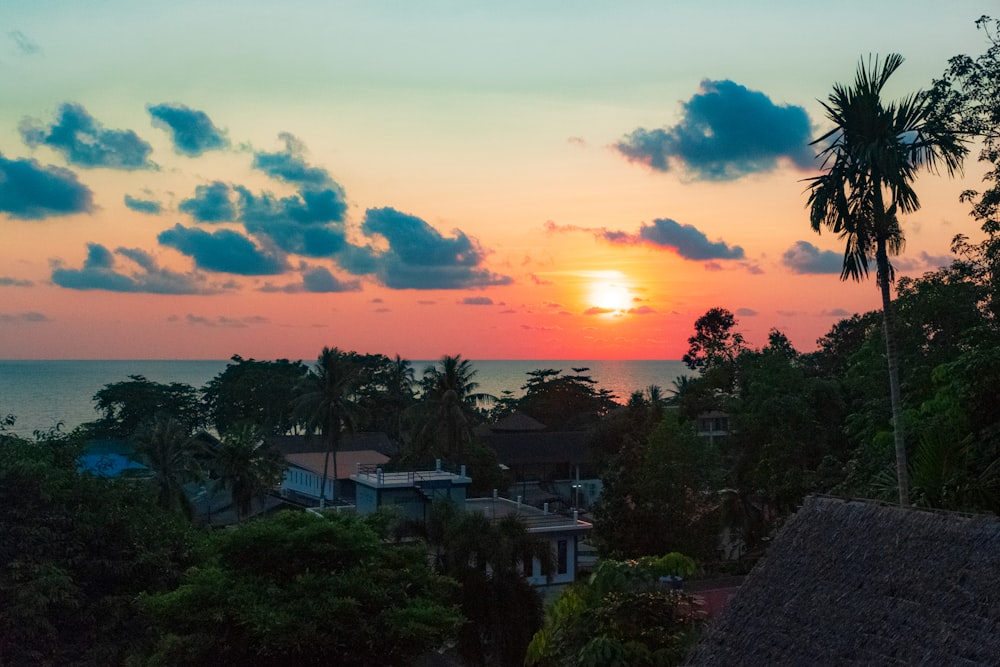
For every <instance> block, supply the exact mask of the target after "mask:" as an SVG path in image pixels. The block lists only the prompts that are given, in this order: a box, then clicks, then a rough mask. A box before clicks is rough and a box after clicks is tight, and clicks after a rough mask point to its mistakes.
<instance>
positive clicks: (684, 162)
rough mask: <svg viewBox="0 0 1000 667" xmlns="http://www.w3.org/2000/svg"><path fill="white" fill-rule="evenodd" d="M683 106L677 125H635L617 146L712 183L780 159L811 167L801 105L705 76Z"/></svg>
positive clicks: (636, 158) (768, 168) (638, 158)
mask: <svg viewBox="0 0 1000 667" xmlns="http://www.w3.org/2000/svg"><path fill="white" fill-rule="evenodd" d="M682 108H683V114H682V118H681V122H680V123H678V124H677V125H675V126H673V127H668V128H663V129H655V130H647V129H645V128H638V129H636V130H635V131H633V132H632V133H631V134H629V135H627V136H626V137H625V138H624V139H623V140H622V141H620V142H619V143H618V144H617V146H616V148H617V149H618V151H619V152H621V153H622V154H623V155H624V156H625V157H626V158H628V159H629V160H631V161H634V162H640V163H642V164H645V165H647V166H649V167H650V168H652V169H655V170H657V171H669V170H670V169H671V168H673V167H674V166H680V167H683V168H685V169H686V170H687V171H688V172H689V173H690V174H692V175H693V176H694V177H696V178H699V179H703V180H712V181H723V180H733V179H737V178H740V177H741V176H745V175H747V174H752V173H757V172H767V171H771V170H773V169H775V168H776V167H777V164H778V160H779V159H782V158H783V159H787V160H789V161H791V162H792V163H793V164H794V165H796V166H797V167H799V168H802V169H807V168H809V167H813V166H815V164H814V162H815V153H814V151H813V150H812V148H810V146H809V141H810V127H809V116H808V114H807V113H806V111H805V109H804V108H802V107H799V106H791V105H777V104H775V103H774V102H772V101H771V99H770V98H769V97H768V96H767V95H765V94H764V93H761V92H758V91H755V90H750V89H748V88H746V87H745V86H741V85H739V84H737V83H734V82H732V81H728V80H723V81H710V80H707V79H706V80H704V81H702V82H701V88H700V91H699V92H698V94H696V95H694V96H693V97H692V98H691V99H690V100H688V101H687V102H686V103H684V104H683V105H682Z"/></svg>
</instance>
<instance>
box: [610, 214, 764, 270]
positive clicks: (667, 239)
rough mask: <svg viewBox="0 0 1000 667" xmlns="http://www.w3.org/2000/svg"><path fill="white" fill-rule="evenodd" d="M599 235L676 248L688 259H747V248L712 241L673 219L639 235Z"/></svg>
mask: <svg viewBox="0 0 1000 667" xmlns="http://www.w3.org/2000/svg"><path fill="white" fill-rule="evenodd" d="M598 236H599V237H600V238H603V239H604V240H606V241H608V242H610V243H617V244H628V245H634V244H638V243H649V244H652V245H656V246H661V247H666V248H673V249H674V250H675V251H676V252H677V254H678V255H680V256H681V257H683V258H684V259H693V260H708V259H743V257H744V253H743V248H741V247H740V246H730V245H728V244H726V243H725V242H724V241H709V240H708V237H707V236H705V234H704V233H703V232H701V231H700V230H699V229H698V228H696V227H694V226H692V225H682V224H680V223H679V222H676V221H674V220H671V219H669V218H658V219H656V220H654V221H653V224H652V225H646V224H643V225H642V226H641V227H640V228H639V233H638V234H630V233H628V232H622V231H610V230H604V231H602V232H599V233H598Z"/></svg>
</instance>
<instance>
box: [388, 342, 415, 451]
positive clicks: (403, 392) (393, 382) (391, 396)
mask: <svg viewBox="0 0 1000 667" xmlns="http://www.w3.org/2000/svg"><path fill="white" fill-rule="evenodd" d="M382 381H383V388H384V390H385V410H386V412H387V413H388V418H389V420H390V423H389V431H390V433H389V435H390V437H392V438H393V440H394V441H395V442H397V443H398V442H399V440H400V433H401V432H402V430H403V412H404V411H405V409H406V408H407V406H409V405H410V403H412V402H413V386H414V385H415V384H416V375H415V371H414V370H413V365H412V364H411V363H410V362H409V361H408V360H406V359H403V358H402V357H400V356H399V355H398V354H397V355H396V357H395V358H394V359H389V361H388V363H387V364H386V365H385V372H384V375H383V378H382Z"/></svg>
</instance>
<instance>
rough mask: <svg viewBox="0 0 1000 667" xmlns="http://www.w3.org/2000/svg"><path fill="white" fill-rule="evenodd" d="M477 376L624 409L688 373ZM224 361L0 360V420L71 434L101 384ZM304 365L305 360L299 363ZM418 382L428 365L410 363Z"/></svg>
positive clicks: (512, 367)
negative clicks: (570, 378) (566, 388)
mask: <svg viewBox="0 0 1000 667" xmlns="http://www.w3.org/2000/svg"><path fill="white" fill-rule="evenodd" d="M470 361H471V362H472V366H473V368H474V369H475V370H476V376H475V378H474V379H475V380H476V381H477V382H479V391H481V392H484V393H488V394H493V395H495V396H500V395H501V394H502V393H503V392H504V391H505V390H506V391H510V392H512V393H513V395H514V396H515V397H518V396H521V395H523V393H524V392H523V390H522V389H521V387H522V386H523V385H524V383H525V382H526V381H527V379H528V376H527V373H528V372H529V371H534V370H539V369H547V368H551V369H555V370H562V372H563V373H564V374H570V373H572V372H573V370H572V369H573V368H588V369H589V370H588V371H586V374H587V375H589V376H590V377H592V378H593V379H594V380H596V381H597V387H598V388H600V389H607V390H608V391H610V392H611V393H612V394H614V395H615V396H616V397H617V400H618V401H619V402H621V403H624V402H626V401H627V400H628V397H629V395H630V394H631V393H632V392H633V391H635V390H637V389H640V390H641V389H645V388H646V387H648V386H650V385H658V386H659V387H660V388H661V389H663V390H664V391H665V392H669V390H670V389H671V388H672V387H673V381H674V380H675V379H676V378H677V377H678V376H680V375H685V374H691V371H690V370H688V368H687V367H686V366H685V365H684V364H683V363H682V362H680V361H670V360H653V361H650V360H631V361H608V360H593V361H582V360H565V359H563V360H545V359H542V360H539V359H529V360H507V361H498V360H484V361H476V360H475V359H471V360H470ZM227 363H228V360H208V361H190V360H152V361H148V360H147V361H142V360H140V361H134V360H132V361H122V360H117V361H64V360H59V361H0V417H2V416H4V415H14V416H15V417H16V419H17V421H16V422H15V423H14V426H13V427H12V428H9V429H8V430H9V431H11V432H13V433H16V434H18V435H22V436H25V437H31V436H32V434H33V433H34V432H35V431H47V430H48V429H51V428H53V427H55V426H56V425H57V424H59V423H61V424H62V427H61V428H62V429H63V430H71V429H73V428H76V427H77V426H79V425H80V424H83V423H85V422H89V421H93V420H95V419H97V418H98V416H99V415H98V413H97V411H96V410H95V409H94V401H93V398H94V394H96V393H97V392H98V391H100V390H101V388H103V387H104V385H106V384H109V383H113V382H120V381H123V380H127V379H128V377H129V376H130V375H142V376H144V377H145V378H146V379H147V380H150V381H152V382H160V383H164V384H167V383H170V382H183V383H185V384H189V385H191V386H192V387H195V388H196V389H199V388H201V387H203V386H204V385H205V384H206V383H207V382H208V381H209V380H211V379H212V378H214V377H215V376H216V375H218V374H219V373H221V372H222V371H224V370H225V368H226V364H227ZM306 363H307V365H311V363H312V362H311V361H308V362H306ZM411 363H412V364H413V368H414V369H415V370H416V374H417V377H418V378H419V377H420V376H421V374H422V373H423V370H424V368H426V367H427V366H429V365H433V364H434V362H433V361H413V362H411Z"/></svg>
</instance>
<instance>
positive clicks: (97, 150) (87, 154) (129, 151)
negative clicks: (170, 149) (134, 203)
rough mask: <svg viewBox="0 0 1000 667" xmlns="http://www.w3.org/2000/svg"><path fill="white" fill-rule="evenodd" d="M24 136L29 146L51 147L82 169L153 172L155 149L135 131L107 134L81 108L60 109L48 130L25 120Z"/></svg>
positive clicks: (68, 107)
mask: <svg viewBox="0 0 1000 667" xmlns="http://www.w3.org/2000/svg"><path fill="white" fill-rule="evenodd" d="M20 131H21V136H22V137H23V138H24V142H25V143H26V144H28V145H29V146H32V147H35V146H40V145H45V146H49V147H50V148H53V149H55V150H57V151H59V152H60V153H62V154H63V156H64V157H65V158H66V161H67V162H69V163H70V164H75V165H77V166H80V167H109V168H113V169H153V168H155V165H154V164H153V163H151V162H149V159H148V158H149V154H150V153H151V152H152V150H153V149H152V147H151V146H150V145H149V144H148V143H146V142H145V141H143V140H142V139H140V138H139V135H137V134H136V133H135V132H133V131H132V130H106V129H104V127H103V126H102V125H101V124H100V123H99V122H97V121H96V120H95V119H94V118H93V116H91V115H90V114H89V113H87V110H86V109H84V108H83V107H82V106H80V105H79V104H73V103H70V102H66V103H65V104H63V105H62V106H60V107H59V113H58V115H57V119H56V122H55V123H53V124H52V125H50V126H48V127H43V126H42V127H40V126H36V125H33V124H32V123H31V122H30V121H28V120H25V121H23V122H22V123H21V127H20Z"/></svg>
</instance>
